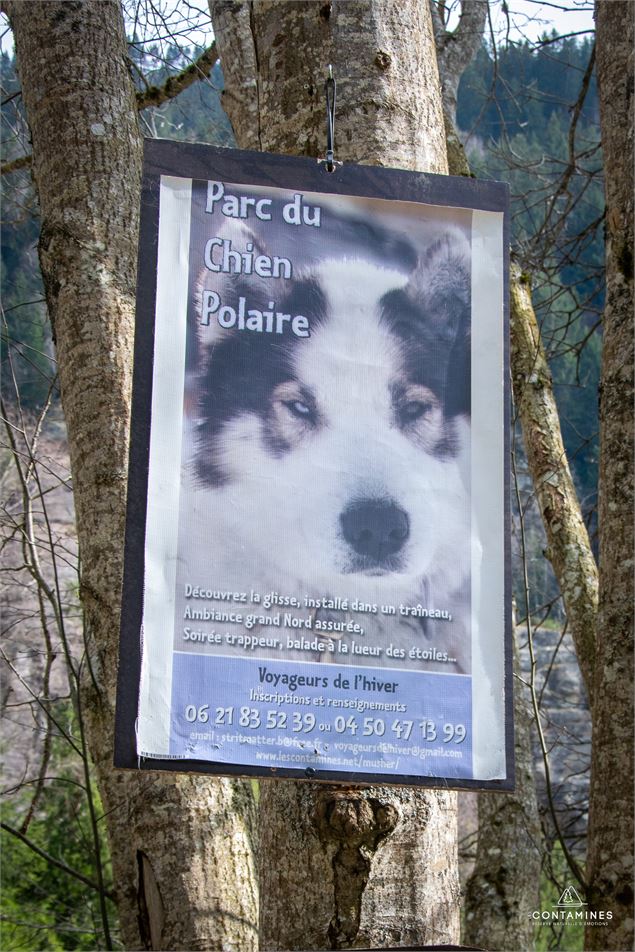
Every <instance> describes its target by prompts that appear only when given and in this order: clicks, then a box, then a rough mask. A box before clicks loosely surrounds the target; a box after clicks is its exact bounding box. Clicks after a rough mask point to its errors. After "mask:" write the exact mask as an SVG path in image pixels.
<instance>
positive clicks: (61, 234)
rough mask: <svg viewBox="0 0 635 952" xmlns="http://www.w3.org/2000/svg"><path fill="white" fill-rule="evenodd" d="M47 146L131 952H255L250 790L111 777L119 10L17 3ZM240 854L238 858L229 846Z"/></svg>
mask: <svg viewBox="0 0 635 952" xmlns="http://www.w3.org/2000/svg"><path fill="white" fill-rule="evenodd" d="M5 9H6V11H7V13H8V14H9V17H10V19H11V25H12V27H13V30H14V34H15V41H16V50H17V56H18V65H19V72H20V77H21V80H22V93H23V97H24V102H25V105H26V109H27V115H28V121H29V126H30V130H31V136H32V140H33V174H34V177H35V182H36V186H37V189H38V194H39V199H40V208H41V215H42V237H41V243H40V258H41V265H42V273H43V277H44V283H45V288H46V294H47V300H48V306H49V312H50V316H51V320H52V322H53V327H54V333H55V339H56V346H57V359H58V367H59V377H60V382H61V389H62V401H63V406H64V412H65V415H66V422H67V426H68V435H69V443H70V452H71V461H72V472H73V484H74V492H75V505H76V510H77V525H78V534H79V543H80V550H81V556H82V581H81V586H82V599H83V603H84V606H85V609H86V614H87V619H88V629H89V643H88V645H87V651H88V660H89V662H90V663H89V664H88V663H86V664H85V665H84V670H85V672H86V679H85V683H84V688H83V691H82V695H81V709H82V712H83V716H84V718H85V721H86V724H87V727H88V736H89V741H90V750H91V754H92V756H93V758H94V760H95V763H96V766H97V773H98V779H99V785H100V789H101V793H102V798H103V801H104V807H105V814H106V817H107V820H108V828H109V835H110V844H111V851H112V862H113V871H114V879H115V889H116V893H117V897H118V900H119V909H120V917H121V931H122V939H123V942H124V944H125V947H126V948H128V949H132V948H153V949H226V948H227V949H229V948H240V949H241V952H242V950H248V949H252V948H254V947H255V937H256V896H255V888H254V886H253V878H252V874H253V863H252V851H251V845H250V844H251V841H250V830H251V825H252V818H253V816H252V815H253V812H254V808H253V800H252V797H251V792H250V788H249V786H248V785H244V784H233V783H230V782H229V781H224V782H222V783H214V782H210V781H207V780H203V779H200V778H192V777H185V778H182V777H177V776H157V775H154V774H143V775H139V776H137V775H134V774H124V773H122V772H115V771H114V770H113V768H112V733H113V706H114V696H115V683H116V672H117V643H118V616H119V594H120V586H121V574H122V555H123V533H124V518H125V493H126V467H127V458H128V421H129V414H130V387H131V373H132V344H133V333H134V289H135V265H136V242H137V217H138V205H139V180H140V166H141V139H140V136H139V131H138V127H137V118H136V103H135V91H134V88H133V85H132V82H131V80H130V76H129V74H128V70H127V65H126V44H125V36H124V31H123V22H122V17H121V10H120V7H119V4H118V3H114V2H76V0H66V2H59V0H52V2H30V3H21V2H8V3H6V5H5ZM228 844H229V847H228Z"/></svg>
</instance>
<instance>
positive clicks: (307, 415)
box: [284, 400, 313, 421]
mask: <svg viewBox="0 0 635 952" xmlns="http://www.w3.org/2000/svg"><path fill="white" fill-rule="evenodd" d="M284 405H285V407H286V408H287V410H288V411H289V413H290V414H291V415H292V416H294V417H297V418H298V419H299V420H307V421H308V420H312V419H313V410H312V409H311V407H310V406H308V404H306V403H303V402H302V400H288V401H285V404H284Z"/></svg>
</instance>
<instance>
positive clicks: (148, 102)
mask: <svg viewBox="0 0 635 952" xmlns="http://www.w3.org/2000/svg"><path fill="white" fill-rule="evenodd" d="M217 61H218V52H217V49H216V41H214V42H213V43H212V45H211V46H208V48H207V49H206V50H204V51H203V52H202V53H201V55H200V56H199V57H198V59H196V60H194V62H193V63H190V65H189V66H187V67H186V68H185V69H183V70H181V72H180V73H176V75H174V76H168V78H167V79H166V81H165V83H164V84H163V85H162V86H148V88H147V89H144V90H143V92H138V93H137V109H138V110H139V112H141V111H142V110H143V109H148V107H149V106H162V105H163V103H164V102H169V100H171V99H175V98H176V97H177V96H178V95H179V93H182V92H183V91H184V90H186V89H187V88H188V87H189V86H191V85H192V84H193V83H195V82H196V81H197V80H199V79H202V78H203V77H206V76H209V74H210V73H211V71H212V70H213V68H214V66H215V64H216V62H217ZM16 95H17V94H16ZM31 158H32V157H31V156H30V155H20V156H18V158H17V159H11V160H10V161H9V162H3V163H2V165H1V166H0V173H1V174H2V175H11V173H12V172H17V171H18V170H19V169H26V168H30V167H31Z"/></svg>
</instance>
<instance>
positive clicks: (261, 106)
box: [210, 0, 459, 949]
mask: <svg viewBox="0 0 635 952" xmlns="http://www.w3.org/2000/svg"><path fill="white" fill-rule="evenodd" d="M210 10H211V13H212V20H213V24H214V33H215V36H216V40H217V43H218V47H219V50H220V54H221V61H222V64H223V70H224V75H225V82H226V88H227V110H228V112H229V116H230V119H231V121H232V124H233V126H234V131H235V133H236V136H237V140H238V143H239V145H240V146H242V147H249V148H253V147H255V146H257V147H258V148H261V149H266V150H267V151H272V152H282V153H293V154H302V155H307V156H318V155H324V153H325V151H326V124H325V101H324V80H325V78H326V73H327V66H328V64H332V65H333V72H334V76H335V78H336V80H337V87H338V92H337V113H336V139H335V157H336V159H339V160H341V161H345V162H346V161H351V162H353V161H354V162H361V163H365V164H369V165H371V164H372V165H387V166H397V167H401V168H406V169H420V170H422V171H429V172H441V173H443V172H447V163H446V153H445V142H444V129H443V116H442V109H441V99H440V92H439V81H438V75H437V68H436V61H435V55H434V45H433V40H432V31H431V24H430V17H429V11H428V9H427V6H426V5H425V4H422V3H420V2H418V0H402V2H400V3H394V2H392V0H365V2H351V3H329V2H326V3H296V2H284V3H275V2H256V3H251V4H247V3H233V2H232V3H228V2H224V0H222V2H213V0H212V2H210ZM260 812H261V844H262V851H261V860H262V861H261V880H260V883H261V895H262V905H261V945H262V948H263V949H298V948H302V949H323V948H333V949H338V948H352V947H360V946H363V945H367V946H382V945H398V944H407V943H413V944H424V943H431V944H432V943H435V942H456V941H457V940H458V932H459V886H458V860H457V841H456V796H455V794H453V793H449V792H444V793H433V792H430V791H423V790H419V791H417V790H412V789H398V788H393V787H371V788H367V789H364V790H362V789H359V788H355V787H352V786H347V787H339V788H322V787H319V786H318V785H315V784H313V785H309V784H296V783H293V782H280V781H268V782H265V783H262V784H261V810H260Z"/></svg>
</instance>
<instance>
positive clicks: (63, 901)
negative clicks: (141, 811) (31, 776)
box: [0, 769, 112, 952]
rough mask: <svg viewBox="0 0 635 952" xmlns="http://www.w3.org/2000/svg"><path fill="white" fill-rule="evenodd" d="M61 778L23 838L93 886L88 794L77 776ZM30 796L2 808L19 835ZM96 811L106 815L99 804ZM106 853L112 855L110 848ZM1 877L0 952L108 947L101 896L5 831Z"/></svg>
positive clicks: (26, 793) (25, 794) (26, 794)
mask: <svg viewBox="0 0 635 952" xmlns="http://www.w3.org/2000/svg"><path fill="white" fill-rule="evenodd" d="M64 772H65V773H66V774H67V776H66V777H64V776H60V777H59V779H57V780H55V781H53V782H51V783H50V784H48V785H47V787H46V790H45V793H44V796H43V798H42V801H41V804H40V806H39V808H38V811H37V815H36V816H35V817H34V818H33V820H32V822H31V823H30V825H29V827H28V831H27V834H26V835H27V836H28V838H29V840H31V841H32V842H33V843H35V845H36V846H38V847H40V849H42V850H44V851H45V852H46V853H48V854H50V855H51V856H53V857H55V858H56V859H58V860H61V861H62V862H63V863H65V864H66V865H67V866H70V867H71V868H72V869H74V870H76V871H78V872H79V873H81V874H83V875H84V876H86V877H87V878H89V879H91V880H95V879H96V876H95V860H94V853H93V847H92V839H91V831H90V819H89V815H88V807H87V801H86V794H85V791H84V790H83V789H82V788H81V786H79V784H78V782H77V781H76V780H75V779H73V778H72V776H71V773H72V772H73V771H69V770H68V769H67V770H66V771H64ZM30 793H31V791H30V790H29V789H28V788H27V789H24V790H23V791H21V792H20V794H19V795H17V796H14V797H12V798H11V800H10V802H9V803H8V804H5V805H4V806H3V811H2V814H3V821H4V822H5V823H6V824H7V825H8V826H11V827H13V828H14V829H16V828H17V829H19V828H20V825H21V823H22V821H23V818H24V814H25V810H26V803H27V800H28V797H29V795H30ZM97 810H98V813H99V814H101V810H100V807H99V803H97ZM103 849H104V852H105V853H106V855H107V850H106V848H105V843H104V844H103ZM1 876H2V879H1V881H2V916H3V921H2V924H1V932H0V945H1V947H2V949H4V950H6V952H14V950H19V949H25V950H29V952H36V950H40V949H41V950H47V952H48V950H51V952H57V950H58V949H59V950H73V949H78V950H83V949H103V948H104V944H103V932H102V927H101V921H100V911H99V901H98V895H97V892H96V891H95V890H92V889H91V888H90V887H88V886H85V885H84V884H83V883H82V882H80V881H79V880H78V879H76V878H75V877H73V876H71V875H69V874H68V873H66V872H64V871H63V870H61V869H58V868H56V867H55V866H52V865H51V864H50V863H49V862H48V861H47V860H46V859H44V858H43V857H41V856H39V855H38V854H37V853H35V852H34V851H33V850H32V849H31V848H30V847H29V846H27V845H26V844H24V843H23V842H21V841H20V840H18V839H17V838H16V837H15V836H14V835H13V834H12V833H8V832H6V831H5V830H2V871H1ZM111 911H112V910H111Z"/></svg>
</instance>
